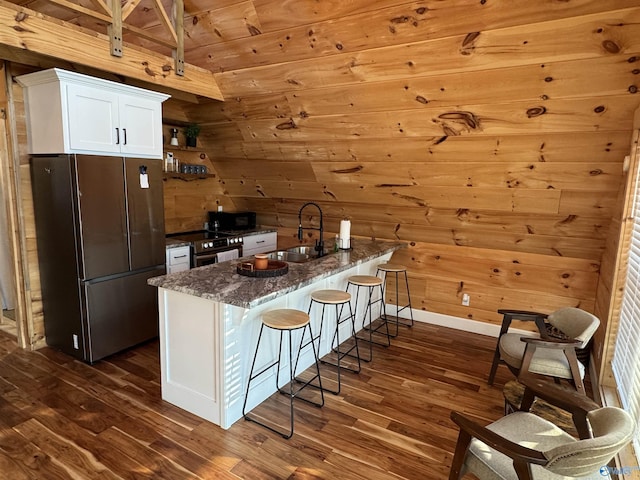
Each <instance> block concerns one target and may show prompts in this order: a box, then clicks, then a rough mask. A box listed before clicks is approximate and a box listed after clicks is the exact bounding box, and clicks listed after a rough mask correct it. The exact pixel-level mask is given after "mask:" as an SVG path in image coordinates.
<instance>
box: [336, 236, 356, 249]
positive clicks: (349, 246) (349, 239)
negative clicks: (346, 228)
mask: <svg viewBox="0 0 640 480" xmlns="http://www.w3.org/2000/svg"><path fill="white" fill-rule="evenodd" d="M345 240H348V242H347V244H346V246H344V245H345ZM352 240H353V237H349V238H339V237H338V244H339V245H338V248H339V249H340V250H353V248H352V247H351V244H352V243H353V242H352Z"/></svg>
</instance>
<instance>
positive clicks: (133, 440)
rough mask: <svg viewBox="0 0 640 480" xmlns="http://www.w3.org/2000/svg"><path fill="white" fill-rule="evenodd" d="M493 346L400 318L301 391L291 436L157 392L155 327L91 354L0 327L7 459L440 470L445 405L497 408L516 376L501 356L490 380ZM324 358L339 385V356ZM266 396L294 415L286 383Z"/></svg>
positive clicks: (341, 473)
mask: <svg viewBox="0 0 640 480" xmlns="http://www.w3.org/2000/svg"><path fill="white" fill-rule="evenodd" d="M494 347H495V339H494V338H489V337H484V336H481V335H475V334H471V333H466V332H459V331H455V330H450V329H447V328H444V327H439V326H434V325H427V324H423V323H418V324H416V325H415V326H414V327H413V328H406V327H403V326H401V327H400V330H399V336H398V337H397V338H396V339H394V340H393V341H392V345H391V346H390V347H388V348H384V347H380V346H375V347H374V350H373V361H372V362H370V363H366V362H365V363H363V366H362V371H361V373H359V374H355V373H348V372H345V373H343V375H342V390H341V392H340V394H339V395H331V394H326V399H325V406H324V407H322V408H317V407H314V406H311V405H308V404H306V403H304V402H299V401H298V402H296V404H295V434H294V436H293V437H292V438H291V439H289V440H285V439H283V438H281V437H280V436H278V435H276V434H274V433H272V432H270V431H268V430H266V429H264V428H262V427H260V426H259V425H257V424H255V423H252V422H246V421H243V420H240V421H238V422H236V423H235V424H234V425H232V426H231V428H230V429H228V430H222V429H221V428H219V427H217V426H215V425H213V424H211V423H209V422H207V421H205V420H202V419H201V418H198V417H196V416H194V415H191V414H189V413H187V412H185V411H183V410H181V409H179V408H178V407H175V406H173V405H171V404H169V403H167V402H165V401H163V400H162V397H161V389H160V365H159V350H158V342H157V341H152V342H148V343H145V344H143V345H140V346H138V347H136V348H133V349H130V350H128V351H126V352H123V353H120V354H117V355H114V356H112V357H109V358H107V359H104V360H102V361H100V362H97V363H96V364H95V365H87V364H84V363H82V362H79V361H77V360H75V359H73V358H71V357H69V356H67V355H65V354H62V353H60V352H57V351H55V350H52V349H50V348H48V347H46V348H43V349H41V350H39V351H36V352H28V351H24V350H20V349H18V348H17V346H16V345H15V340H14V339H12V337H11V336H9V335H7V334H5V333H3V332H0V471H2V473H3V475H5V474H6V475H8V477H7V478H12V479H14V478H15V479H18V480H21V479H32V478H47V479H49V478H51V479H54V480H55V479H67V478H83V479H84V478H87V479H89V478H91V479H93V478H95V479H109V480H120V479H140V478H149V479H151V478H161V479H162V478H163V479H183V478H184V479H211V478H222V479H229V480H231V479H234V478H236V479H238V478H247V479H252V480H253V479H276V478H278V479H284V478H288V479H334V478H341V479H347V480H365V479H366V480H382V479H385V480H387V479H397V480H409V479H416V480H417V479H425V478H429V479H433V480H442V479H445V478H447V476H448V471H449V465H450V463H451V458H452V454H453V450H454V448H455V441H456V438H457V435H458V429H457V427H456V426H455V425H454V424H453V422H451V420H450V419H449V414H450V412H451V409H452V408H455V409H457V410H460V411H464V412H467V413H469V414H472V415H476V416H479V417H481V418H484V419H486V420H487V421H490V420H494V419H497V418H499V417H500V416H501V415H502V413H503V399H502V386H503V385H504V383H505V382H506V381H508V380H510V379H511V378H512V376H511V374H510V372H508V370H507V369H506V368H504V367H500V369H499V370H498V375H497V377H496V383H495V385H494V386H488V385H487V384H486V379H487V374H488V371H489V366H490V362H491V359H492V355H493V349H494ZM322 369H323V373H324V374H327V375H328V377H327V378H328V379H327V381H326V383H327V384H328V383H332V387H335V379H336V377H335V369H332V367H329V366H326V365H324V366H323V367H322ZM329 378H331V380H329ZM308 393H312V392H311V391H309V392H308ZM314 394H316V395H317V392H315V393H314ZM260 409H261V410H262V411H263V413H264V415H265V416H268V417H270V418H271V419H272V420H274V421H278V422H285V423H286V421H287V419H288V416H287V415H288V399H287V398H286V397H284V396H282V395H274V396H272V397H271V398H269V399H268V400H267V401H265V402H263V404H261V405H260Z"/></svg>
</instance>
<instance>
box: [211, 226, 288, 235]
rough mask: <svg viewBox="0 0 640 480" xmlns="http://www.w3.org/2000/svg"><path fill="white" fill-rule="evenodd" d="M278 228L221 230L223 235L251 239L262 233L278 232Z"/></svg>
mask: <svg viewBox="0 0 640 480" xmlns="http://www.w3.org/2000/svg"><path fill="white" fill-rule="evenodd" d="M277 231H278V230H277V229H276V228H260V227H256V228H254V229H252V230H220V232H222V233H230V234H231V235H241V236H243V237H249V236H251V235H259V234H261V233H271V232H277Z"/></svg>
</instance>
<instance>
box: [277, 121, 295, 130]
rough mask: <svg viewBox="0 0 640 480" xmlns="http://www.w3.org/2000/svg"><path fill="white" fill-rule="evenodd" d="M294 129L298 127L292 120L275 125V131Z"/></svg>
mask: <svg viewBox="0 0 640 480" xmlns="http://www.w3.org/2000/svg"><path fill="white" fill-rule="evenodd" d="M294 128H298V126H297V125H296V123H295V122H294V121H293V119H290V120H289V121H288V122H283V123H280V124H278V125H276V129H277V130H291V129H294Z"/></svg>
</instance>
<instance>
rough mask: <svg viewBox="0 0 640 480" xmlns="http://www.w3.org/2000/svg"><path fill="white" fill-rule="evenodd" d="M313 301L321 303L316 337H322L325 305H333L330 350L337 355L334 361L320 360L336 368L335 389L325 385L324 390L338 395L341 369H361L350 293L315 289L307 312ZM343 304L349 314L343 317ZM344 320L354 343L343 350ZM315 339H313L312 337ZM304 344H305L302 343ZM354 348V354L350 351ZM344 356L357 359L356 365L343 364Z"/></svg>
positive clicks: (353, 370) (354, 370)
mask: <svg viewBox="0 0 640 480" xmlns="http://www.w3.org/2000/svg"><path fill="white" fill-rule="evenodd" d="M314 303H318V304H320V305H322V314H321V317H320V333H318V338H322V330H323V326H324V312H325V307H326V306H327V305H329V306H331V305H334V306H335V310H336V312H335V318H336V330H335V332H334V334H333V339H332V340H331V350H332V351H333V352H334V353H335V354H336V355H337V357H336V361H335V362H333V361H329V360H320V361H321V362H322V363H323V364H326V365H332V366H334V367H336V369H337V383H338V388H337V389H336V390H329V389H328V388H327V387H326V383H325V386H324V387H323V388H324V390H326V391H328V392H331V393H333V394H334V395H338V394H339V393H340V388H341V387H342V381H341V371H342V369H345V370H349V371H351V372H354V373H359V372H360V369H361V365H360V350H359V349H358V339H357V336H356V322H355V316H354V315H353V310H352V309H351V294H350V293H348V292H343V291H342V290H316V291H315V292H313V293H311V302H310V303H309V313H311V309H312V308H313V305H314ZM345 305H347V306H348V308H349V315H348V316H345V317H343V316H342V315H343V310H344V307H345ZM346 321H351V337H352V338H353V339H354V344H353V345H352V346H350V347H345V348H346V349H345V350H344V351H341V350H340V343H341V342H340V325H341V324H342V323H344V322H346ZM314 340H315V339H314ZM304 346H306V345H304ZM354 350H355V354H353V353H352V352H353V351H354ZM346 356H350V357H353V358H355V359H356V360H357V366H353V367H350V366H348V365H345V364H344V363H343V362H342V359H343V358H344V357H346Z"/></svg>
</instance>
